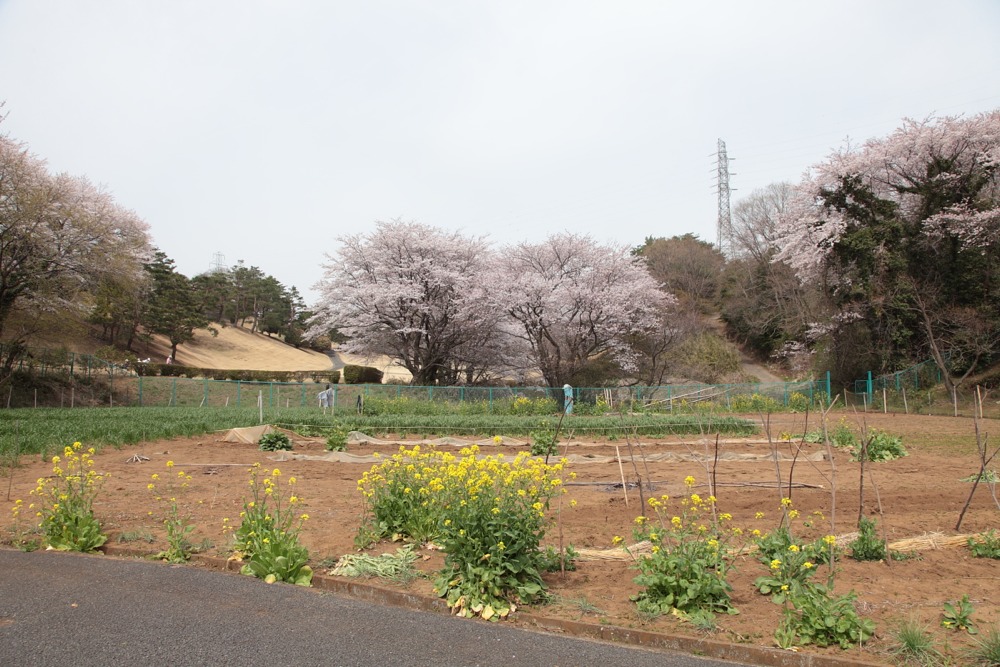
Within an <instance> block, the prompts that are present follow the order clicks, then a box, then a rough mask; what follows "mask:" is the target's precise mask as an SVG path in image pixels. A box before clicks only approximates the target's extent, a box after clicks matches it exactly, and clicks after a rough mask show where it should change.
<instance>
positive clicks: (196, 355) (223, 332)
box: [147, 326, 332, 371]
mask: <svg viewBox="0 0 1000 667" xmlns="http://www.w3.org/2000/svg"><path fill="white" fill-rule="evenodd" d="M216 328H217V330H218V335H216V336H213V335H212V333H211V332H210V331H208V330H206V329H197V330H196V331H195V339H194V340H193V341H191V342H190V343H185V344H184V345H181V346H180V347H178V348H177V359H176V360H175V361H176V363H178V364H182V365H184V366H196V367H198V368H226V369H248V370H266V371H321V370H326V369H328V368H331V367H332V362H331V360H330V357H328V356H327V355H325V354H322V353H320V352H314V351H313V350H306V349H296V348H294V347H292V346H291V345H286V344H285V343H284V342H282V341H281V340H279V339H277V338H271V337H269V336H265V335H264V334H261V333H251V332H250V331H249V330H247V329H241V328H240V327H233V326H228V327H226V328H224V329H223V328H219V327H218V326H216ZM158 338H159V337H158ZM150 348H151V350H153V354H150V355H147V356H151V357H152V359H153V361H163V360H164V359H165V358H166V355H167V354H168V353H169V352H170V346H169V344H167V342H166V341H165V340H162V339H160V340H157V341H156V344H155V345H151V346H150Z"/></svg>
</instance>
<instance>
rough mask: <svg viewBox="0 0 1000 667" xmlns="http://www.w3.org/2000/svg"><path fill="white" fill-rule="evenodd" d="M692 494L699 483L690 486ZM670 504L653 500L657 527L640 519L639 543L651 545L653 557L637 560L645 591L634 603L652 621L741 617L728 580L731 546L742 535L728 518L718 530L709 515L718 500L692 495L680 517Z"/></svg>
mask: <svg viewBox="0 0 1000 667" xmlns="http://www.w3.org/2000/svg"><path fill="white" fill-rule="evenodd" d="M684 482H685V484H686V485H687V487H688V489H689V490H690V489H691V488H692V487H693V486H694V483H695V479H694V477H690V476H689V477H687V478H686V479H685V480H684ZM668 502H669V498H668V497H667V496H662V497H661V498H650V499H649V501H648V503H649V505H650V507H651V508H652V509H653V510H654V512H655V514H656V517H655V521H650V520H649V519H648V518H647V517H645V516H639V517H637V518H636V520H635V521H636V526H637V528H636V529H635V530H634V537H635V538H636V539H637V540H643V541H645V540H648V541H649V543H650V545H651V546H650V553H648V554H641V555H639V556H638V557H637V558H636V568H637V569H638V570H639V572H640V574H639V576H637V577H635V579H634V581H635V583H637V584H639V586H641V587H642V590H641V591H640V592H639V593H638V595H636V596H634V597H633V598H632V599H633V600H634V601H635V602H636V607H637V608H638V609H639V611H640V612H641V613H643V614H646V615H651V616H652V615H659V614H664V613H671V612H675V611H676V612H679V613H680V614H682V615H689V614H692V613H702V612H706V613H709V614H713V613H716V612H725V613H729V614H735V613H737V611H736V609H735V607H733V605H732V603H731V598H730V591H732V586H731V585H730V584H729V582H728V581H727V579H726V577H727V574H728V572H729V570H730V569H732V561H731V559H730V558H729V557H728V555H727V544H728V543H729V542H730V540H731V538H732V537H733V535H734V534H736V532H737V531H733V530H728V529H726V528H725V527H724V524H725V522H727V521H729V520H730V519H731V518H732V517H731V516H730V515H729V514H726V513H722V514H719V515H718V518H719V522H718V523H717V524H713V522H712V521H711V519H710V518H709V519H706V518H705V517H704V516H703V515H704V514H705V513H706V512H710V511H711V509H712V507H713V506H714V503H715V498H714V497H709V498H708V499H704V500H703V499H702V498H701V497H700V496H699V495H698V494H696V493H690V494H689V495H686V496H685V497H683V498H682V499H681V500H680V503H679V504H680V513H679V515H673V516H671V513H670V512H669V511H668V508H667V503H668Z"/></svg>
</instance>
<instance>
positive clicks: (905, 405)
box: [903, 387, 910, 414]
mask: <svg viewBox="0 0 1000 667" xmlns="http://www.w3.org/2000/svg"><path fill="white" fill-rule="evenodd" d="M903 411H904V412H906V414H910V406H909V405H907V404H906V387H903Z"/></svg>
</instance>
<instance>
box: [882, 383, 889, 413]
mask: <svg viewBox="0 0 1000 667" xmlns="http://www.w3.org/2000/svg"><path fill="white" fill-rule="evenodd" d="M882 414H884V415H885V414H889V408H888V406H887V404H886V400H885V387H882Z"/></svg>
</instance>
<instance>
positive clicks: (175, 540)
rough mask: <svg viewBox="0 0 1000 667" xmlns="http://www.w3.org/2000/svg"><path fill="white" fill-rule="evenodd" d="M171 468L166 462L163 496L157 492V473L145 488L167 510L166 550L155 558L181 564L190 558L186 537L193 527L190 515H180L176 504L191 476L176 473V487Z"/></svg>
mask: <svg viewBox="0 0 1000 667" xmlns="http://www.w3.org/2000/svg"><path fill="white" fill-rule="evenodd" d="M173 467H174V462H173V461H167V471H168V476H167V480H168V481H166V482H165V483H164V486H165V488H164V492H165V493H166V495H165V496H164V495H160V492H159V491H158V490H157V484H158V483H159V481H160V476H159V474H157V473H153V475H152V477H151V480H152V481H150V483H149V484H147V485H146V488H147V489H149V491H150V492H151V493H153V496H154V498H155V499H156V501H157V502H159V503H163V504H165V505H166V508H167V509H166V516H165V517H164V519H163V526H164V527H165V528H166V530H167V548H166V550H165V551H161V552H160V553H158V554H156V558H158V559H161V560H165V561H167V562H168V563H183V562H184V561H186V560H187V559H188V558H190V557H191V543H190V542H189V541H188V536H189V535H190V534H191V533H192V532H193V531H194V526H193V525H192V524H191V517H190V515H188V514H182V513H181V511H180V508H179V507H178V504H177V495H178V493H180V492H183V491H184V490H185V489H187V488H188V483H189V482H190V481H191V475H189V474H188V473H186V472H184V471H178V473H177V476H178V478H179V479H180V485H179V487H178V485H177V484H176V483H175V482H174V480H173V476H172V474H170V473H173Z"/></svg>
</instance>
